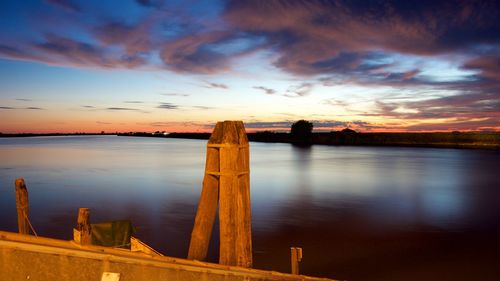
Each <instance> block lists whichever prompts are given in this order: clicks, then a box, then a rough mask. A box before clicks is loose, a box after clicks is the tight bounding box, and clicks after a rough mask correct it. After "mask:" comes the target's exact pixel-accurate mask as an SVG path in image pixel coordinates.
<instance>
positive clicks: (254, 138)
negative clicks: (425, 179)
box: [0, 132, 500, 150]
mask: <svg viewBox="0 0 500 281" xmlns="http://www.w3.org/2000/svg"><path fill="white" fill-rule="evenodd" d="M58 136H127V137H153V138H178V139H200V140H208V139H209V138H210V133H170V134H167V135H164V134H161V133H147V132H130V133H105V134H102V133H73V134H72V133H49V134H32V133H23V134H0V138H28V137H58ZM247 136H248V140H249V141H251V142H265V143H289V144H295V145H297V146H311V145H330V146H371V147H427V148H455V149H486V150H500V132H445V133H342V132H329V133H312V135H311V136H310V137H308V138H306V139H294V138H293V137H291V135H290V134H288V133H272V132H256V133H247Z"/></svg>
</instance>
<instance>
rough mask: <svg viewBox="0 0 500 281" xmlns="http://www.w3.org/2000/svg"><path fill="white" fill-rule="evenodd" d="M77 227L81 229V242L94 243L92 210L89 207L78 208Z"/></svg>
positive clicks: (83, 243)
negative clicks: (91, 225) (91, 226)
mask: <svg viewBox="0 0 500 281" xmlns="http://www.w3.org/2000/svg"><path fill="white" fill-rule="evenodd" d="M76 229H77V230H79V231H80V244H82V245H90V244H91V243H92V231H91V228H90V210H89V209H88V208H79V209H78V219H77V224H76Z"/></svg>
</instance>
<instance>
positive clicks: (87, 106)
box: [81, 105, 95, 108]
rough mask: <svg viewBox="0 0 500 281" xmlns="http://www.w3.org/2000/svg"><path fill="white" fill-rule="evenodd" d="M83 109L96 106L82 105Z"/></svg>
mask: <svg viewBox="0 0 500 281" xmlns="http://www.w3.org/2000/svg"><path fill="white" fill-rule="evenodd" d="M81 107H83V108H95V106H92V105H82V106H81Z"/></svg>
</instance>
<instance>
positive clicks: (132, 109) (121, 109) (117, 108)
mask: <svg viewBox="0 0 500 281" xmlns="http://www.w3.org/2000/svg"><path fill="white" fill-rule="evenodd" d="M106 110H116V111H134V110H137V111H138V110H139V109H137V108H129V107H107V108H106Z"/></svg>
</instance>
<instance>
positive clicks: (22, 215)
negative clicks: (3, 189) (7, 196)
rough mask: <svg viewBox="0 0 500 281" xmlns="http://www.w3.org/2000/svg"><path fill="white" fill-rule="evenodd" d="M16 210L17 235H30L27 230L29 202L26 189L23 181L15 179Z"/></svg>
mask: <svg viewBox="0 0 500 281" xmlns="http://www.w3.org/2000/svg"><path fill="white" fill-rule="evenodd" d="M15 186H16V209H17V227H18V229H19V233H21V234H30V228H29V220H28V219H29V200H28V189H27V188H26V184H25V183H24V179H21V178H19V179H16V182H15Z"/></svg>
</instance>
